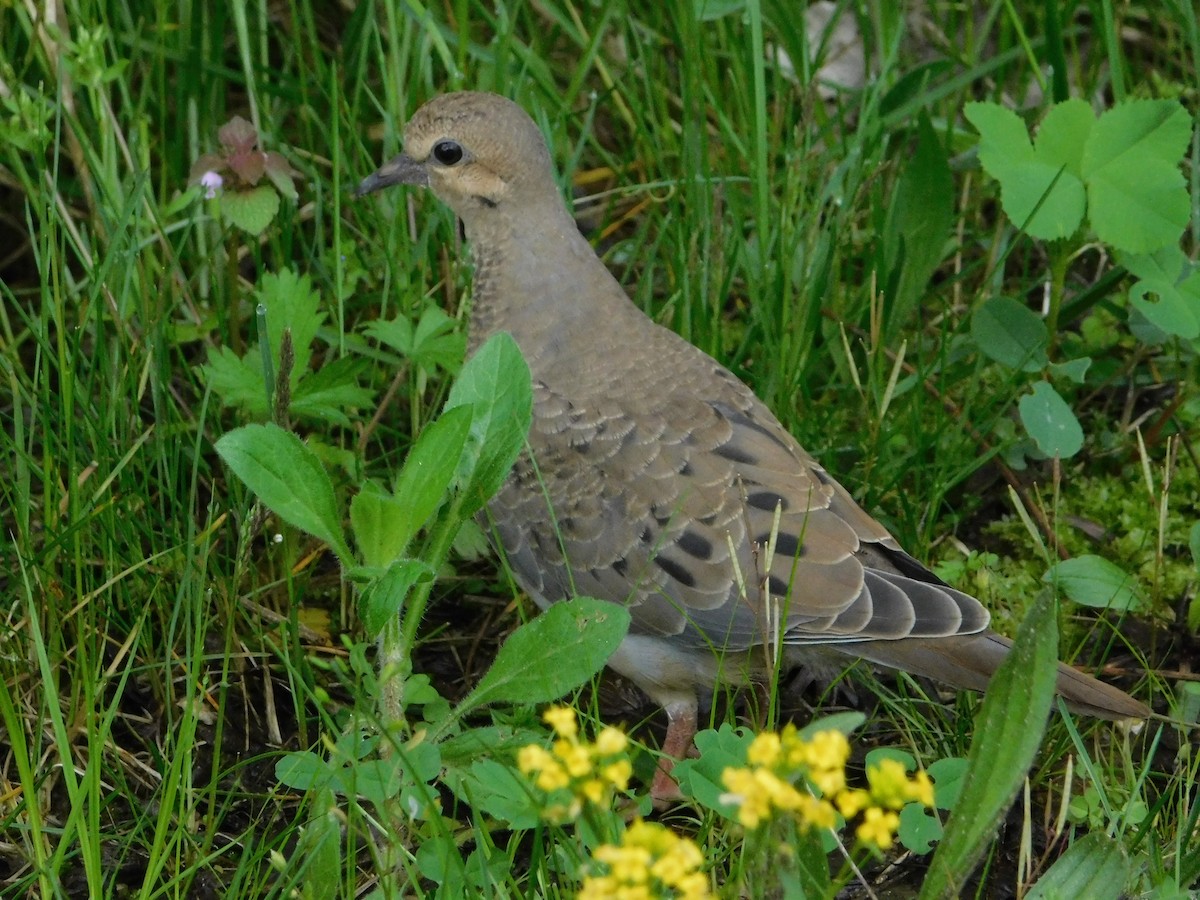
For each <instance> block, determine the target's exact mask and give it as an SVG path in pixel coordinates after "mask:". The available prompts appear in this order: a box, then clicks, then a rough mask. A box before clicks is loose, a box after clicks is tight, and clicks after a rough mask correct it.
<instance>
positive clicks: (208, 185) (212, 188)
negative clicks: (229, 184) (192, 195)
mask: <svg viewBox="0 0 1200 900" xmlns="http://www.w3.org/2000/svg"><path fill="white" fill-rule="evenodd" d="M224 183H225V179H224V178H222V177H221V176H220V174H218V173H217V172H214V171H212V170H211V169H209V170H208V171H207V172H205V173H204V174H203V175H201V176H200V187H202V188H204V198H205V199H206V200H211V199H213V198H214V197H216V196H217V191H219V190H220V189H221V185H223V184H224Z"/></svg>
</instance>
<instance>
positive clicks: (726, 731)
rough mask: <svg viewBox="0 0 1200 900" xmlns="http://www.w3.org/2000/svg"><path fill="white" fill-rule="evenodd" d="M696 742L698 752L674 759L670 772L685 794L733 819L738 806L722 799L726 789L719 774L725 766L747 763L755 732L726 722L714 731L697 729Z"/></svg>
mask: <svg viewBox="0 0 1200 900" xmlns="http://www.w3.org/2000/svg"><path fill="white" fill-rule="evenodd" d="M695 741H696V749H697V750H699V751H700V752H699V754H698V755H697V756H696V757H693V758H687V759H681V760H679V761H678V762H676V763H675V768H674V769H673V770H672V772H671V774H672V775H673V776H674V778H675V780H676V781H677V782H678V783H679V789H680V790H681V791H682V792H683V795H684V796H685V797H690V798H691V799H693V800H695V801H696V802H697V803H699V804H700V805H701V806H703V807H705V808H706V809H711V810H714V811H716V812H718V813H720V814H721V815H723V816H724V817H725V818H727V819H731V820H732V819H736V818H737V811H738V807H737V805H736V804H734V803H729V802H726V801H724V800H722V799H721V797H722V796H723V795H724V794H727V793H728V792H729V789H728V788H726V787H725V785H724V784H723V783H722V782H721V776H722V773H724V771H725V770H726V769H729V768H738V767H741V766H744V765H746V752H747V751H748V750H749V749H750V744H751V743H753V741H754V732H753V731H751V730H750V729H749V728H745V727H738V728H734V727H733V726H732V725H730V724H729V723H728V722H725V723H722V725H721V727H720V728H718V729H717V730H715V731H714V730H713V729H711V728H709V729H705V730H703V731H700V732H697V733H696V738H695Z"/></svg>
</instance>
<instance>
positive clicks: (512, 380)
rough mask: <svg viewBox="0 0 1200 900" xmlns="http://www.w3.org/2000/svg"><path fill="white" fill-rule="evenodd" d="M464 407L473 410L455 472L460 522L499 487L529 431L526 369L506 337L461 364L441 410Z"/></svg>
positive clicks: (530, 391) (530, 400)
mask: <svg viewBox="0 0 1200 900" xmlns="http://www.w3.org/2000/svg"><path fill="white" fill-rule="evenodd" d="M468 405H469V406H471V408H472V409H473V415H472V419H471V434H470V439H469V440H468V442H467V446H466V447H465V448H464V451H463V454H462V457H461V460H460V464H459V469H458V477H459V487H460V490H461V491H462V498H463V505H462V515H463V517H464V518H465V517H469V516H472V515H474V514H475V513H476V512H477V511H479V510H480V509H482V508H483V505H484V504H485V503H486V502H487V501H488V500H489V499H490V498H491V496H492V495H493V494H494V493H495V492H496V491H497V490H498V489H499V488H500V485H501V484H502V483H503V482H504V479H505V477H506V476H507V475H508V470H509V469H511V468H512V464H513V462H514V461H515V460H516V458H517V454H518V453H519V452H520V450H521V447H522V446H524V443H525V436H526V435H527V434H528V433H529V423H530V420H531V417H532V414H533V388H532V386H531V383H530V376H529V366H528V365H526V364H525V358H524V357H523V356H522V355H521V351H520V348H518V347H517V342H516V341H514V340H513V339H512V336H511V335H509V334H507V333H505V332H500V333H499V334H495V335H492V337H491V338H489V339H488V341H487V343H485V344H484V345H483V346H482V347H480V348H479V350H477V351H476V352H475V355H474V356H472V357H471V358H470V359H469V360H467V363H466V365H464V366H463V370H462V373H461V374H460V375H459V376H458V379H457V380H456V381H455V382H454V386H453V387H452V388H451V389H450V396H449V398H448V399H447V400H446V406H445V409H446V410H451V409H454V408H455V407H458V406H468Z"/></svg>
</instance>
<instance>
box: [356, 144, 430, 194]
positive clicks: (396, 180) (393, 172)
mask: <svg viewBox="0 0 1200 900" xmlns="http://www.w3.org/2000/svg"><path fill="white" fill-rule="evenodd" d="M393 184H414V185H418V186H420V187H426V186H428V184H429V175H428V173H427V172H426V171H425V166H424V164H422V163H419V162H417V161H416V160H415V159H413V158H412V157H411V156H408V155H406V154H404V153H401V154H400V155H399V156H397V157H395V158H393V159H390V160H388V161H387V162H386V163H384V164H383V165H382V166H380V167H379V168H378V169H376V170H375V171H374V172H372V173H371V174H370V175H368V176H367V177H366V178H364V179H363V180H362V184H360V185H359V186H358V189H357V190H355V192H354V196H355V197H361V196H363V195H364V194H369V193H371V192H372V191H377V190H379V189H380V188H385V187H388V186H390V185H393Z"/></svg>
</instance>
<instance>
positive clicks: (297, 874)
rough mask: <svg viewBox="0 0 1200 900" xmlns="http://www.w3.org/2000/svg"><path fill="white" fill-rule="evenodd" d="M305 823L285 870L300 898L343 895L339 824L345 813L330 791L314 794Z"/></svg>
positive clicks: (325, 899)
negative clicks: (297, 886)
mask: <svg viewBox="0 0 1200 900" xmlns="http://www.w3.org/2000/svg"><path fill="white" fill-rule="evenodd" d="M311 804H312V805H311V807H310V811H309V817H308V823H307V824H306V825H305V826H304V828H303V829H302V830H301V832H300V837H299V839H298V840H297V841H296V846H295V849H294V851H293V853H292V856H291V860H290V865H289V866H288V870H289V871H288V874H289V875H290V876H291V877H292V878H293V879H295V881H294V882H293V883H298V884H299V885H300V888H299V893H298V896H299V897H301V898H302V900H333V898H335V897H340V896H342V826H343V823H344V817H343V815H342V813H341V811H340V810H339V809H338V805H337V800H336V798H335V797H334V795H333V792H332V791H328V790H323V791H318V792H317V793H316V794H315V796H313V798H312V801H311Z"/></svg>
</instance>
